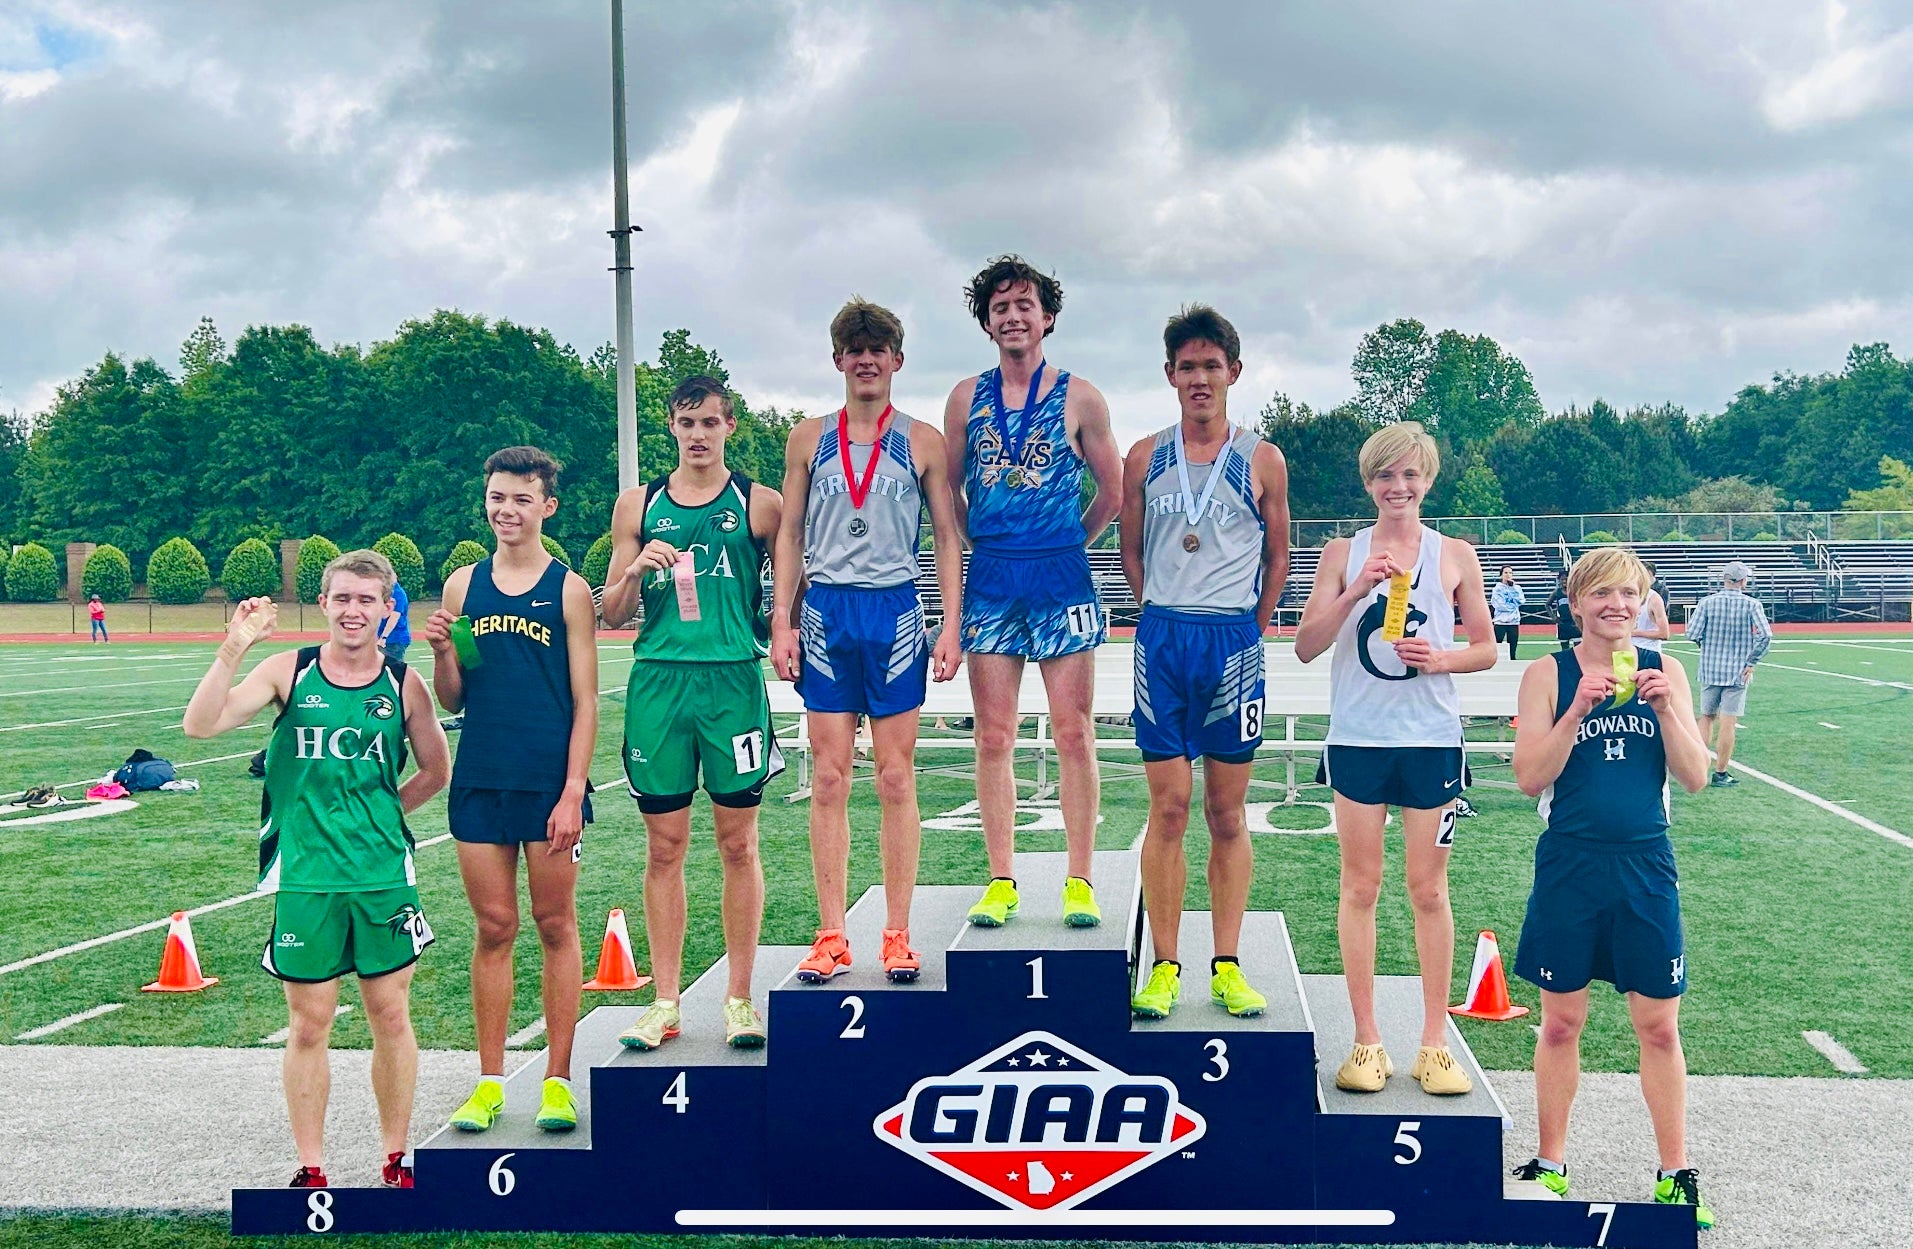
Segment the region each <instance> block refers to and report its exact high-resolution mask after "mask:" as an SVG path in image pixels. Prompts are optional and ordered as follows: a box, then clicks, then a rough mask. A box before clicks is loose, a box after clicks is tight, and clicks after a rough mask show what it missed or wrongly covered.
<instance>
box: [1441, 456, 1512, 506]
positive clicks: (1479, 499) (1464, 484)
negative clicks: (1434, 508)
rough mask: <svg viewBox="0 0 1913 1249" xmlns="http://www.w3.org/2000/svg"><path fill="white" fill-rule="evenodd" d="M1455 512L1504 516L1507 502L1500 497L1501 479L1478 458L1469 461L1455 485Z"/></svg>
mask: <svg viewBox="0 0 1913 1249" xmlns="http://www.w3.org/2000/svg"><path fill="white" fill-rule="evenodd" d="M1454 509H1455V514H1456V515H1459V516H1505V515H1506V514H1507V511H1508V502H1507V500H1506V499H1503V498H1502V497H1501V479H1500V478H1499V477H1496V476H1495V471H1494V470H1493V469H1492V468H1489V467H1488V466H1487V465H1486V464H1484V463H1482V462H1481V461H1480V460H1475V461H1473V462H1472V463H1470V464H1469V465H1468V467H1467V469H1466V470H1465V471H1463V473H1462V474H1461V480H1460V481H1459V482H1458V483H1456V486H1455V503H1454Z"/></svg>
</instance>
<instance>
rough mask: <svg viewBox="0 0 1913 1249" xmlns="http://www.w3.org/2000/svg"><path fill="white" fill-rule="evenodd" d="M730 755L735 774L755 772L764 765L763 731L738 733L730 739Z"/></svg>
mask: <svg viewBox="0 0 1913 1249" xmlns="http://www.w3.org/2000/svg"><path fill="white" fill-rule="evenodd" d="M731 755H732V757H733V758H734V759H735V761H736V763H737V774H738V775H739V776H743V775H745V774H746V773H750V772H755V771H757V769H758V768H760V767H762V766H763V764H764V731H763V730H762V729H752V730H751V731H750V732H748V733H739V734H738V735H737V736H736V737H733V738H732V739H731Z"/></svg>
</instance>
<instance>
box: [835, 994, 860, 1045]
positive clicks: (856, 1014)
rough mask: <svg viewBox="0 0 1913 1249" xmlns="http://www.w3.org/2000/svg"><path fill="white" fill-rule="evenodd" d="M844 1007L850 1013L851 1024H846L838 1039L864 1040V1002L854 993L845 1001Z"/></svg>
mask: <svg viewBox="0 0 1913 1249" xmlns="http://www.w3.org/2000/svg"><path fill="white" fill-rule="evenodd" d="M843 1007H844V1009H845V1010H847V1011H849V1012H850V1022H848V1023H846V1024H845V1025H844V1030H843V1031H842V1032H839V1033H838V1034H837V1036H838V1038H839V1039H841V1040H846V1041H861V1040H863V1039H864V1026H863V1017H864V1000H863V999H862V998H860V997H858V996H857V995H856V994H854V993H853V994H851V995H850V996H849V997H847V998H845V999H844V1001H843Z"/></svg>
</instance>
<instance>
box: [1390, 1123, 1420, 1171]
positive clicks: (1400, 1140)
mask: <svg viewBox="0 0 1913 1249" xmlns="http://www.w3.org/2000/svg"><path fill="white" fill-rule="evenodd" d="M1419 1131H1421V1120H1420V1119H1403V1120H1402V1125H1401V1126H1400V1127H1399V1128H1396V1129H1395V1144H1396V1146H1397V1147H1399V1148H1401V1149H1404V1150H1406V1151H1407V1152H1406V1153H1405V1154H1396V1155H1395V1163H1396V1165H1397V1166H1403V1167H1407V1166H1413V1165H1414V1164H1415V1163H1417V1162H1420V1161H1421V1142H1420V1141H1418V1140H1416V1139H1415V1133H1417V1132H1419Z"/></svg>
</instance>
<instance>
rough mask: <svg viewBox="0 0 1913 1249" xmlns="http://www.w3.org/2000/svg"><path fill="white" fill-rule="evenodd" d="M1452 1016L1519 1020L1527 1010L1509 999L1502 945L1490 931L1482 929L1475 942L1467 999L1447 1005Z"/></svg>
mask: <svg viewBox="0 0 1913 1249" xmlns="http://www.w3.org/2000/svg"><path fill="white" fill-rule="evenodd" d="M1448 1013H1449V1014H1451V1015H1465V1016H1467V1017H1468V1018H1470V1019H1519V1018H1521V1017H1522V1016H1523V1015H1525V1014H1527V1013H1528V1008H1527V1007H1525V1006H1516V1005H1515V1004H1514V1003H1513V1002H1511V1001H1509V1000H1508V976H1507V973H1505V972H1503V971H1502V970H1501V946H1500V943H1498V942H1497V941H1496V940H1495V935H1494V933H1492V932H1489V931H1487V930H1485V929H1484V930H1483V931H1482V934H1481V938H1480V940H1478V941H1476V942H1475V966H1474V970H1472V971H1470V972H1469V973H1468V1000H1467V1001H1465V1002H1463V1003H1462V1004H1461V1005H1460V1006H1450V1007H1449V1008H1448Z"/></svg>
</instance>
